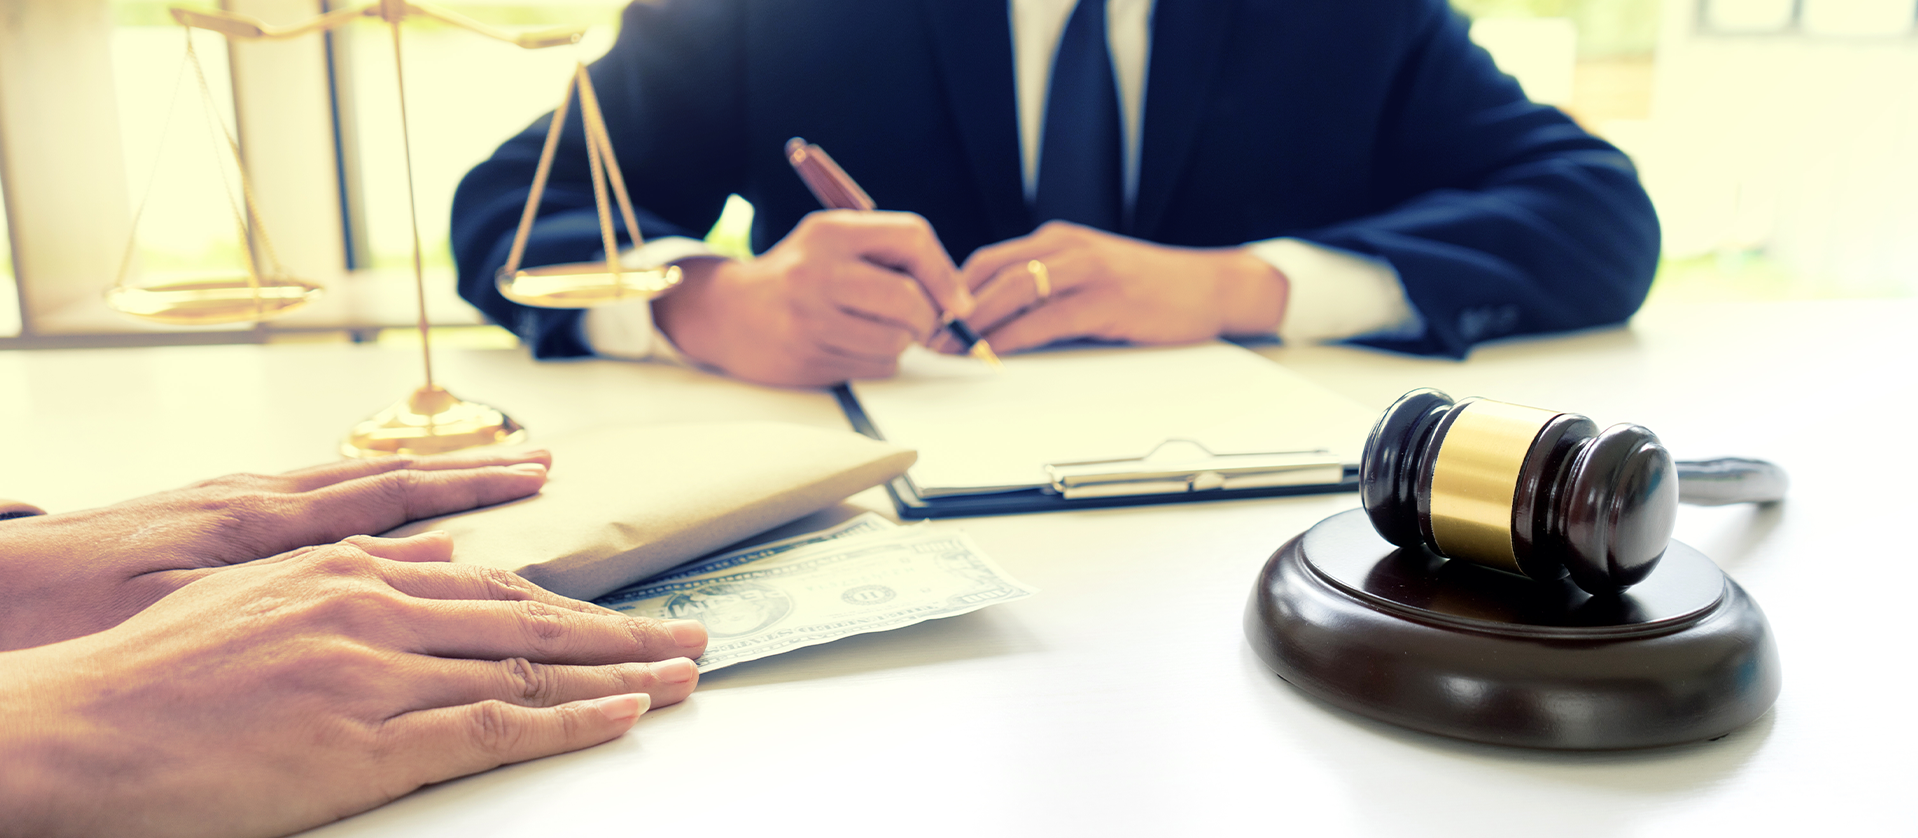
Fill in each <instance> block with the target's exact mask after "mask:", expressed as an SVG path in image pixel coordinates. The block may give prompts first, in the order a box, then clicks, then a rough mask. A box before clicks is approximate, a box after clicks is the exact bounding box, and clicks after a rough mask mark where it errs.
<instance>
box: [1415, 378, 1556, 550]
mask: <svg viewBox="0 0 1918 838" xmlns="http://www.w3.org/2000/svg"><path fill="white" fill-rule="evenodd" d="M1457 410H1459V411H1460V412H1459V414H1458V415H1457V418H1455V419H1453V420H1452V424H1451V427H1450V428H1449V429H1447V430H1446V432H1445V438H1444V439H1442V440H1439V452H1438V462H1437V463H1435V464H1434V465H1433V466H1432V493H1431V510H1432V516H1431V520H1432V540H1433V541H1434V542H1436V543H1437V544H1438V548H1439V552H1441V553H1444V554H1445V555H1447V556H1450V557H1452V558H1458V559H1468V560H1472V561H1477V562H1479V563H1481V564H1488V565H1492V566H1494V567H1499V568H1503V569H1506V570H1510V571H1512V572H1513V573H1523V572H1524V571H1523V570H1521V569H1520V568H1519V564H1518V556H1517V554H1516V553H1515V552H1514V551H1513V549H1512V504H1513V502H1514V498H1515V495H1516V494H1517V491H1518V477H1519V474H1518V473H1519V469H1521V468H1522V467H1524V465H1525V455H1526V454H1527V453H1529V452H1530V451H1531V448H1532V440H1534V439H1537V438H1538V432H1539V431H1540V430H1543V429H1544V427H1545V425H1546V423H1548V422H1550V421H1552V418H1553V417H1555V416H1558V415H1559V412H1558V411H1555V410H1540V409H1538V408H1535V407H1521V406H1519V405H1515V404H1506V403H1504V402H1495V401H1487V400H1485V399H1470V400H1467V401H1466V402H1465V403H1464V404H1461V405H1459V406H1458V408H1457Z"/></svg>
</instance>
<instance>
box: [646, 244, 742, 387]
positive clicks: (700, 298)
mask: <svg viewBox="0 0 1918 838" xmlns="http://www.w3.org/2000/svg"><path fill="white" fill-rule="evenodd" d="M738 264H739V263H738V261H737V260H734V259H728V258H724V257H703V258H693V259H686V260H684V261H681V262H679V263H678V265H679V269H680V271H681V273H682V274H683V275H684V278H683V279H681V280H680V283H679V287H678V288H676V289H674V290H673V293H671V294H668V295H666V296H664V297H661V298H659V299H657V300H654V301H653V325H654V326H655V327H657V328H658V329H659V331H660V332H661V333H662V334H664V335H665V336H666V338H667V339H668V340H671V341H672V342H673V345H674V346H675V347H677V348H678V350H679V352H680V354H682V355H684V356H686V357H687V358H690V359H692V360H694V361H697V362H699V363H702V364H706V365H709V366H723V365H722V364H721V363H720V358H719V356H720V354H721V353H722V352H723V351H724V349H725V341H724V340H723V339H720V338H719V336H718V334H717V332H718V328H719V326H720V325H722V323H721V321H720V319H719V312H720V308H721V306H720V305H719V302H718V301H719V298H720V297H721V296H722V294H723V292H722V289H721V286H722V285H724V283H725V282H727V281H728V278H727V277H726V276H725V274H726V273H728V272H730V271H731V270H733V269H735V268H736V267H737V266H738Z"/></svg>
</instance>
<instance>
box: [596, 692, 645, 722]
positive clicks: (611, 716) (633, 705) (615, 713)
mask: <svg viewBox="0 0 1918 838" xmlns="http://www.w3.org/2000/svg"><path fill="white" fill-rule="evenodd" d="M652 704H653V699H652V697H651V696H648V695H646V694H645V693H633V694H631V695H615V696H608V697H606V698H601V699H596V700H595V701H594V702H593V706H595V707H598V708H599V712H601V713H605V714H606V720H607V721H609V722H612V723H613V724H626V723H630V722H631V721H632V720H634V719H637V718H639V714H641V713H644V712H646V708H648V707H651V706H652Z"/></svg>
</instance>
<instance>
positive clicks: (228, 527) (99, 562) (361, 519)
mask: <svg viewBox="0 0 1918 838" xmlns="http://www.w3.org/2000/svg"><path fill="white" fill-rule="evenodd" d="M551 462H552V457H551V456H550V455H549V454H547V453H546V452H544V451H534V452H502V451H481V452H468V453H460V454H449V455H444V456H438V457H421V458H407V457H388V458H382V459H373V460H353V461H346V462H339V463H333V464H330V465H324V466H317V467H314V468H309V469H302V470H300V471H294V472H288V473H286V474H282V475H277V476H263V475H252V474H239V475H232V476H229V477H221V478H217V479H214V480H209V481H206V482H204V483H198V484H195V485H193V486H189V487H187V488H184V489H178V490H175V491H171V492H162V493H160V494H157V495H150V496H148V497H144V498H139V499H136V500H132V501H128V502H126V503H121V504H117V505H114V506H108V507H102V508H100V509H89V510H84V511H80V512H69V513H60V514H54V515H46V516H40V517H33V518H16V519H13V520H8V521H0V601H3V602H5V603H6V605H5V607H4V608H0V650H4V649H20V648H25V647H28V646H38V645H40V644H43V643H53V642H56V641H60V640H66V639H68V638H73V637H79V636H81V635H85V634H91V633H93V632H96V631H101V630H103V629H107V628H111V627H113V626H115V625H118V624H119V623H120V622H121V621H122V620H125V619H126V618H128V617H131V616H133V615H134V614H136V613H138V612H139V611H140V609H143V608H145V607H147V606H148V605H151V604H153V603H154V602H156V601H158V600H159V599H160V598H161V597H164V596H166V595H167V594H170V593H172V592H173V591H175V590H177V589H179V588H180V586H182V585H185V584H187V583H188V582H191V581H193V580H195V579H199V578H201V577H204V576H206V575H208V574H211V573H214V572H216V571H217V570H218V569H219V568H224V567H227V566H229V565H234V564H238V563H241V562H247V561H251V560H254V559H258V558H260V557H262V556H272V555H275V554H278V553H283V552H286V551H287V550H291V549H293V548H295V547H303V546H306V545H309V544H325V543H328V542H333V541H338V540H340V539H342V538H345V537H347V536H350V535H365V534H373V533H381V532H385V531H387V530H390V529H392V528H394V527H397V526H399V525H400V524H403V523H406V522H407V521H412V520H417V519H420V518H430V517H433V516H435V515H444V514H447V513H450V512H458V511H461V510H464V509H471V508H473V507H477V506H486V505H488V504H494V503H500V502H502V501H508V500H512V499H514V498H519V497H524V496H526V495H530V494H532V493H534V492H537V491H539V488H540V486H542V485H544V484H545V482H546V467H547V465H549V464H550V463H551Z"/></svg>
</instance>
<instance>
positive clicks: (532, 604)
mask: <svg viewBox="0 0 1918 838" xmlns="http://www.w3.org/2000/svg"><path fill="white" fill-rule="evenodd" d="M419 474H420V475H421V476H429V475H430V474H431V473H430V472H420V473H419ZM415 511H417V509H415ZM451 550H452V545H451V542H450V541H449V540H448V539H447V538H446V537H445V536H444V535H443V534H439V533H429V534H425V535H420V536H415V537H412V538H407V539H381V538H365V537H361V538H356V539H353V540H352V541H351V542H349V543H344V544H333V545H329V546H324V547H310V548H303V549H300V550H296V551H293V552H291V553H287V554H285V555H281V556H277V557H274V558H271V559H265V560H261V561H256V562H251V563H248V564H245V565H241V566H238V567H234V568H231V569H228V570H223V571H220V572H218V573H214V574H210V575H207V576H205V577H204V578H200V579H198V580H197V581H194V582H192V583H190V584H187V585H185V586H184V587H182V588H180V589H179V590H178V591H175V592H174V593H173V594H172V595H171V596H168V597H166V598H165V599H162V600H160V601H159V602H157V603H155V604H153V605H152V606H151V607H150V608H147V609H146V610H145V611H142V612H140V613H139V614H136V615H134V616H132V617H131V618H130V619H127V620H126V621H125V622H122V623H120V624H119V625H117V626H115V627H113V628H110V629H107V630H106V631H102V632H99V633H96V634H92V635H88V636H86V637H81V638H78V639H74V640H68V641H65V642H61V643H56V644H53V645H48V646H41V647H38V648H33V649H25V650H20V651H13V652H5V653H0V683H4V684H5V687H4V688H0V753H5V754H7V758H6V759H5V760H0V791H3V792H4V793H0V824H4V826H0V832H6V833H8V834H15V830H19V832H18V834H23V835H69V834H88V835H195V836H264V835H277V834H283V833H287V832H293V831H296V830H300V829H305V828H308V827H312V826H317V825H319V824H323V823H327V822H329V821H333V820H337V819H339V818H342V817H345V816H347V815H350V814H353V813H355V812H360V811H363V810H366V809H370V808H372V807H374V806H378V805H380V804H382V803H385V802H387V801H389V800H392V799H394V798H396V797H399V796H401V795H404V794H406V793H408V792H410V791H412V790H414V789H416V788H419V787H420V786H422V785H425V784H428V783H435V782H440V781H443V780H449V779H452V778H454V777H459V776H462V775H466V774H472V773H475V772H479V771H485V770H487V769H490V768H493V767H495V766H498V765H502V764H505V763H511V762H518V761H521V760H527V759H533V758H535V757H540V756H545V755H548V754H555V753H560V752H563V751H570V750H574V749H577V748H584V747H587V746H590V745H594V744H597V743H600V742H605V741H607V740H610V739H613V738H615V737H618V736H619V735H620V734H621V733H623V732H625V731H626V730H627V729H628V728H629V727H631V726H632V724H633V721H634V719H635V718H637V717H638V716H639V714H640V713H643V712H645V711H646V709H647V708H648V707H649V706H659V705H665V704H671V703H673V702H676V701H679V700H681V699H683V698H685V697H686V695H687V694H688V693H690V692H691V691H692V689H693V686H694V684H695V682H696V681H697V679H698V674H697V671H696V670H695V668H694V666H693V664H692V662H691V661H690V660H688V658H690V657H694V656H697V655H699V654H701V653H702V652H703V651H704V649H705V643H706V633H705V630H704V629H703V628H701V627H700V626H699V624H698V623H694V622H690V621H674V622H669V623H662V622H659V621H655V620H648V619H634V618H630V617H627V616H624V615H621V614H617V613H614V612H611V611H608V610H606V609H602V608H599V607H597V606H594V605H590V604H587V603H583V602H577V601H574V600H570V599H567V598H565V597H561V596H558V595H557V594H553V593H550V592H547V591H545V590H543V589H541V588H539V587H537V586H535V585H533V584H532V583H529V582H526V581H525V580H523V579H521V578H519V577H518V576H515V575H513V574H511V573H506V572H503V571H498V570H493V569H489V568H479V567H469V566H463V565H452V564H445V563H441V562H444V560H445V559H447V558H448V557H449V556H450V555H451ZM649 662H651V663H649Z"/></svg>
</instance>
